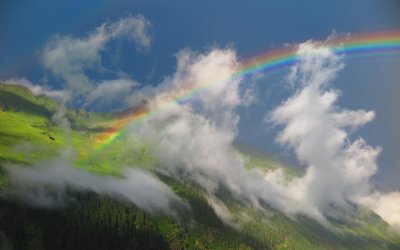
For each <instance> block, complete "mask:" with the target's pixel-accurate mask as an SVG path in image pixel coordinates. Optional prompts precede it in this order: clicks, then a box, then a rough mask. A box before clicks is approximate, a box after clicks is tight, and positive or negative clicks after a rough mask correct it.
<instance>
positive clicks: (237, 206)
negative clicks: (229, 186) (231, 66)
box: [0, 84, 400, 250]
mask: <svg viewBox="0 0 400 250" xmlns="http://www.w3.org/2000/svg"><path fill="white" fill-rule="evenodd" d="M59 109H60V106H59V104H57V103H56V102H55V101H53V100H51V99H49V98H47V97H45V96H34V95H33V94H32V92H31V91H30V90H29V89H27V88H24V87H22V86H15V85H6V84H0V190H3V191H4V190H7V187H8V186H9V182H8V177H7V175H6V173H5V171H4V166H5V165H7V164H9V163H18V164H23V165H26V167H29V165H31V164H33V163H40V162H42V161H45V160H46V159H51V158H54V157H57V156H58V155H59V154H60V153H61V152H63V151H64V150H65V149H66V148H67V147H73V148H74V150H75V151H76V153H77V157H76V162H75V166H76V168H80V169H84V170H86V171H88V172H91V173H94V174H97V175H113V176H116V177H117V178H118V176H119V175H120V171H121V169H122V167H123V166H127V165H129V166H138V167H140V168H144V169H146V170H150V171H152V170H153V169H155V166H156V164H160V163H159V162H158V161H157V159H156V158H155V157H153V156H151V155H149V154H148V153H147V152H148V150H147V148H146V145H145V144H143V143H141V142H140V141H137V142H136V143H135V144H134V145H133V146H130V147H131V148H128V149H127V148H125V146H124V145H125V144H124V141H123V140H124V139H121V141H119V142H117V143H114V144H113V145H112V146H110V147H108V148H107V149H106V150H103V151H98V150H96V148H95V146H94V145H93V143H91V142H92V141H93V138H95V137H96V135H98V133H100V132H102V131H103V130H104V128H106V127H107V124H108V123H110V122H112V121H113V119H114V117H115V115H114V114H99V113H88V112H86V111H84V110H80V111H75V110H65V112H64V113H65V116H66V117H67V122H68V123H69V124H70V126H68V127H70V128H71V129H69V128H67V127H65V126H64V125H63V122H61V121H58V120H57V118H56V117H57V116H56V115H55V114H56V112H58V110H59ZM64 122H65V121H64ZM237 148H238V150H240V154H241V155H242V156H243V158H244V160H245V164H246V166H247V167H248V168H260V169H262V170H263V171H269V170H271V169H276V168H284V171H285V173H286V174H287V176H288V178H290V176H294V175H297V174H299V173H298V172H296V171H295V170H293V169H291V168H290V167H288V166H286V165H285V164H283V163H281V162H279V161H278V160H276V159H273V158H271V157H269V156H264V155H260V153H258V152H256V151H254V150H252V149H251V148H244V147H240V146H238V147H237ZM127 152H129V154H128V153H127ZM156 174H157V176H158V177H159V179H160V180H162V181H163V182H164V183H166V184H167V185H168V186H170V187H171V188H172V190H173V191H174V192H175V194H177V195H178V196H179V197H180V198H182V199H183V200H184V201H186V202H187V203H188V204H189V205H190V207H191V209H188V210H185V209H182V210H178V211H177V216H176V217H170V216H167V215H163V214H153V215H150V214H147V213H146V212H145V211H143V210H141V209H139V208H137V207H136V206H134V205H132V204H131V203H127V202H125V201H121V200H119V199H113V198H112V197H108V196H100V195H98V194H95V193H92V192H86V191H79V190H74V189H72V188H71V189H68V190H67V196H68V199H66V201H65V204H63V205H60V206H55V207H53V208H43V207H33V206H30V205H29V204H27V203H25V202H23V201H22V200H20V199H18V198H15V197H13V196H11V197H10V196H2V195H0V249H1V248H2V247H6V246H7V245H11V246H13V248H14V249H307V250H308V249H400V237H398V236H394V235H392V234H391V233H390V232H389V228H388V225H387V224H386V223H385V222H384V221H383V220H381V219H380V217H379V216H377V215H376V214H374V213H373V212H371V211H368V210H365V209H361V208H359V209H358V210H357V212H356V213H355V215H354V221H353V222H352V223H351V224H348V223H345V222H340V221H334V220H332V221H331V223H332V225H333V228H334V230H328V229H326V228H325V227H323V226H321V225H320V224H318V223H317V222H315V221H313V220H311V219H308V218H304V217H299V218H297V219H296V220H293V219H290V218H288V217H286V216H285V215H284V214H282V213H280V212H279V211H276V210H274V209H272V208H270V207H268V205H267V204H265V208H266V209H265V211H264V212H260V211H255V210H252V209H251V208H249V207H248V206H246V205H245V204H243V203H241V202H238V201H236V200H234V199H232V198H231V197H230V196H229V194H227V193H226V192H224V190H220V197H219V198H220V199H221V200H223V201H224V203H225V204H226V205H227V207H228V209H229V211H230V212H231V214H232V215H233V221H234V223H235V224H236V225H237V226H236V227H231V226H228V225H225V224H224V223H223V222H222V220H221V219H220V218H219V217H218V215H217V214H216V213H215V212H214V210H213V209H212V207H211V206H210V204H209V203H208V201H207V198H206V196H205V191H204V190H202V189H201V188H199V187H198V186H196V185H194V184H191V183H182V182H180V181H178V180H175V179H173V178H171V177H167V176H163V175H162V174H160V173H156ZM48 192H49V193H50V194H51V193H52V192H56V191H55V190H53V189H52V188H51V187H49V191H48ZM54 195H56V194H54Z"/></svg>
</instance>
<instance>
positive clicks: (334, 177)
mask: <svg viewBox="0 0 400 250" xmlns="http://www.w3.org/2000/svg"><path fill="white" fill-rule="evenodd" d="M298 56H299V59H300V62H299V63H298V64H297V65H296V66H294V67H293V68H292V72H291V75H290V77H289V79H291V80H292V81H294V82H293V83H292V85H293V86H299V87H298V90H297V91H296V93H295V94H294V95H293V96H292V97H290V98H289V99H288V100H287V101H285V102H284V103H282V104H281V105H280V106H279V107H277V108H276V109H275V110H273V112H272V113H271V114H270V116H269V117H268V120H270V121H272V122H274V123H276V124H280V125H282V126H283V129H282V131H281V133H280V134H279V136H278V138H277V141H278V142H279V143H281V144H284V145H288V146H289V147H291V148H293V149H294V151H295V154H296V157H297V158H298V160H299V161H300V162H301V163H302V164H304V165H306V166H307V170H306V173H305V175H304V176H303V177H301V178H299V179H297V180H294V181H293V182H292V183H290V184H289V186H288V190H287V191H289V192H292V191H295V192H296V193H297V194H296V195H294V196H293V198H294V199H295V201H296V203H297V204H298V205H297V208H295V209H297V210H298V212H300V213H304V214H308V215H311V216H317V217H321V218H322V217H323V215H331V216H332V214H331V212H332V210H333V209H341V210H348V209H350V208H351V206H350V203H355V204H358V203H359V200H360V199H361V198H362V197H365V196H369V195H370V194H371V191H372V189H373V187H372V185H371V183H370V178H371V177H372V176H373V175H374V174H375V172H376V170H377V165H376V157H377V155H378V154H379V152H380V149H379V148H373V147H371V146H369V145H368V144H367V143H366V142H365V141H364V140H363V139H361V138H360V139H356V140H355V141H353V142H351V141H350V139H349V137H348V135H349V132H350V131H349V129H351V130H353V129H355V128H357V127H359V126H362V125H363V124H365V123H367V122H369V121H371V120H372V119H373V118H374V112H372V111H365V110H357V111H350V110H346V109H341V108H339V107H338V106H337V105H336V104H335V103H336V100H337V98H338V96H339V91H338V90H336V89H334V88H333V87H331V86H330V84H331V82H332V80H333V79H334V78H335V77H336V75H337V73H338V71H339V70H340V69H341V68H342V67H343V65H342V64H341V59H340V57H338V56H336V55H334V54H333V53H332V52H331V51H330V50H329V49H327V48H325V47H323V46H320V45H317V44H313V43H312V42H306V43H304V44H302V45H300V46H299V50H298ZM285 192H286V191H285Z"/></svg>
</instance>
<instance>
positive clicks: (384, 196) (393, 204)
mask: <svg viewBox="0 0 400 250" xmlns="http://www.w3.org/2000/svg"><path fill="white" fill-rule="evenodd" d="M361 203H362V204H364V205H366V206H367V207H369V208H371V209H372V210H373V211H374V212H375V213H376V214H378V215H379V216H380V217H381V218H382V219H383V220H385V221H386V222H387V223H388V224H390V225H391V227H392V228H393V231H394V232H396V233H400V192H390V193H379V192H375V193H374V194H373V195H371V196H369V197H366V198H365V199H363V200H362V202H361Z"/></svg>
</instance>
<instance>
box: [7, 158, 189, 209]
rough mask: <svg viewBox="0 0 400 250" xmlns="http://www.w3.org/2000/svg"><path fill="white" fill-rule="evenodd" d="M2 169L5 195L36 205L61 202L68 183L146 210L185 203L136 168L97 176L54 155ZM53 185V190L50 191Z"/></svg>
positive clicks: (151, 176)
mask: <svg viewBox="0 0 400 250" xmlns="http://www.w3.org/2000/svg"><path fill="white" fill-rule="evenodd" d="M4 169H5V170H6V172H7V173H8V175H9V177H10V181H11V187H10V189H9V190H8V195H18V196H21V197H22V198H23V199H24V200H25V201H28V202H30V203H32V204H35V205H39V206H53V205H54V204H55V203H57V202H63V201H64V199H63V198H64V197H63V195H64V192H65V190H66V188H67V187H68V188H73V189H75V190H90V191H93V192H95V193H98V194H105V195H109V196H110V197H115V198H119V199H125V200H127V201H130V202H132V203H134V204H135V205H136V206H138V207H140V208H142V209H144V210H146V211H148V212H159V211H162V212H167V213H170V214H173V210H172V207H174V206H175V208H176V207H177V205H184V203H183V202H182V201H181V200H180V198H178V197H177V196H176V195H175V194H174V193H173V191H172V190H171V189H170V188H169V187H168V186H167V185H165V184H164V183H163V182H161V181H160V180H159V179H158V178H156V177H155V176H154V175H152V174H150V173H147V172H144V171H141V170H139V169H134V168H125V169H124V170H123V172H122V176H123V177H122V178H115V177H111V176H96V175H92V174H89V173H87V172H85V171H83V170H79V169H75V168H73V167H71V165H70V164H69V163H68V162H67V161H65V160H64V159H54V160H52V161H49V162H46V163H43V164H42V165H36V166H31V167H29V168H27V167H24V166H16V165H12V166H11V165H10V166H6V167H5V168H4ZM49 186H51V187H52V188H53V189H51V188H49ZM54 188H55V189H56V191H57V193H56V194H54V193H51V192H50V191H51V190H53V191H54Z"/></svg>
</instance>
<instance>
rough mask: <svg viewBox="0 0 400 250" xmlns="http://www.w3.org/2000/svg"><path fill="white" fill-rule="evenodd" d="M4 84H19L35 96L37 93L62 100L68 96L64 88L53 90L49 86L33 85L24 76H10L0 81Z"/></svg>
mask: <svg viewBox="0 0 400 250" xmlns="http://www.w3.org/2000/svg"><path fill="white" fill-rule="evenodd" d="M1 82H3V83H5V84H16V85H21V86H24V87H26V88H28V89H30V90H31V91H32V93H33V94H34V95H35V96H38V95H45V96H47V97H50V98H52V99H55V100H58V101H62V100H65V99H66V98H68V96H69V92H68V91H65V90H53V89H51V88H47V87H45V86H42V85H35V84H33V83H32V82H30V81H29V80H27V79H26V78H11V79H8V80H5V81H1Z"/></svg>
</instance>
